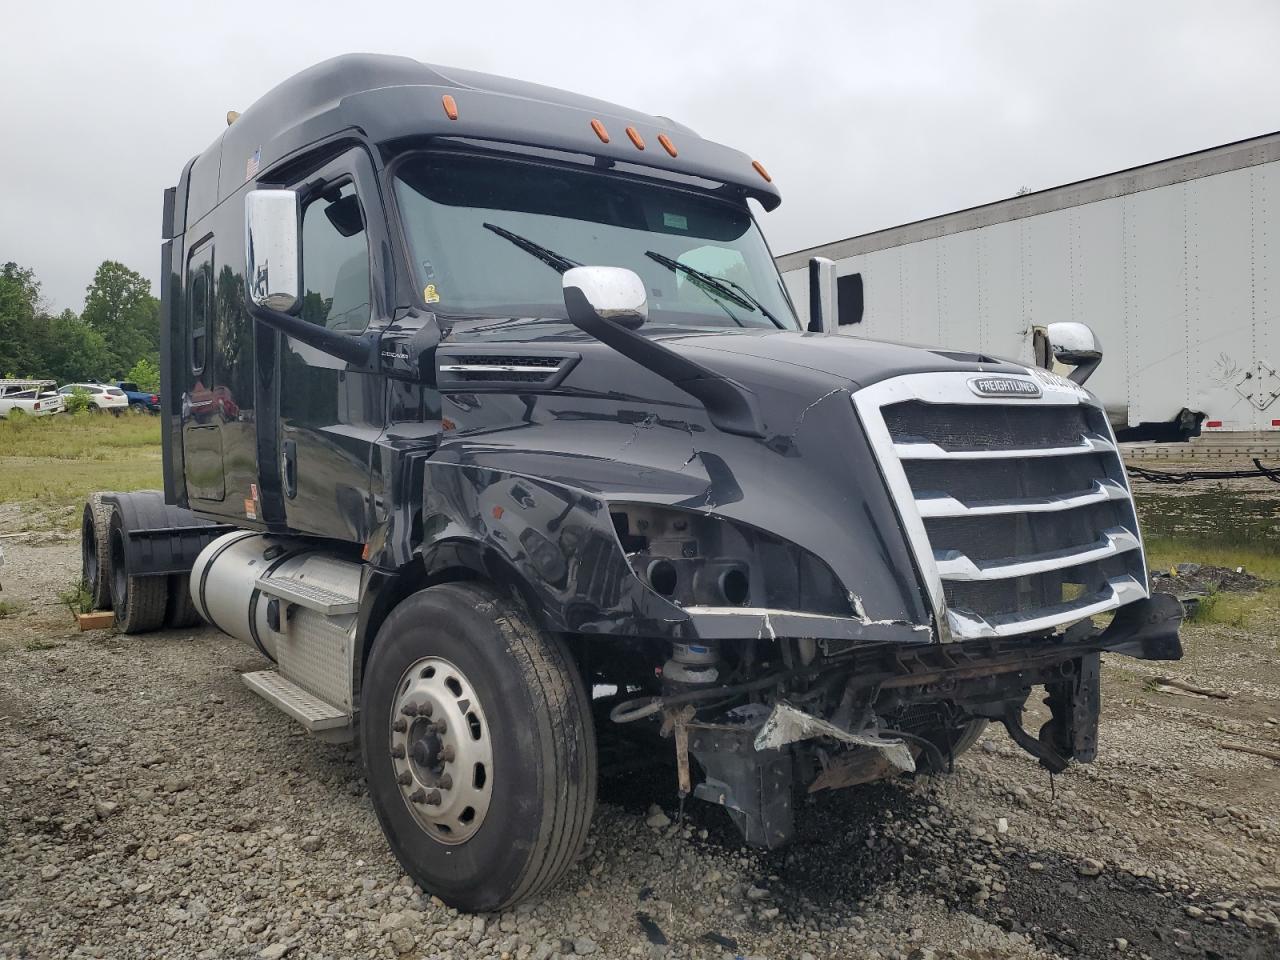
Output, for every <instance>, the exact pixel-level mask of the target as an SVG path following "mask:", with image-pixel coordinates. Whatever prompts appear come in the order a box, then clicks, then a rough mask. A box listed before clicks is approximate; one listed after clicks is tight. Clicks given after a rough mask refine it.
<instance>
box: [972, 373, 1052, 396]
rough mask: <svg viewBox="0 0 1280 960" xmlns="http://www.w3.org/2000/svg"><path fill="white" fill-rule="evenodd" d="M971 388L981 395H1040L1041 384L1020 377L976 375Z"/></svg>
mask: <svg viewBox="0 0 1280 960" xmlns="http://www.w3.org/2000/svg"><path fill="white" fill-rule="evenodd" d="M969 389H970V390H972V391H973V392H974V393H976V394H977V395H978V396H980V397H1038V396H1040V385H1039V384H1038V383H1036V382H1035V381H1034V380H1022V379H1020V378H1018V377H974V378H973V379H972V380H970V381H969Z"/></svg>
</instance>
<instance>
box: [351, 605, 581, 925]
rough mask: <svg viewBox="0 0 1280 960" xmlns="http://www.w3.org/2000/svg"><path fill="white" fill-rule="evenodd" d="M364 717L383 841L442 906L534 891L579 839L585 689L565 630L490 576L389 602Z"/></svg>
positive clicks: (502, 902) (367, 674) (500, 900)
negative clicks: (550, 628)
mask: <svg viewBox="0 0 1280 960" xmlns="http://www.w3.org/2000/svg"><path fill="white" fill-rule="evenodd" d="M360 730H361V733H360V737H361V746H362V748H363V751H364V760H365V768H366V771H367V773H368V778H369V795H370V797H371V798H372V800H373V804H374V808H375V810H376V811H377V814H378V819H379V821H380V822H381V824H382V829H383V832H384V833H385V834H386V836H387V840H388V841H389V842H390V844H391V849H392V851H393V852H394V853H395V855H396V857H397V858H399V860H400V863H401V864H402V865H403V866H404V868H405V870H406V871H407V872H408V873H409V875H410V876H411V877H413V879H414V880H416V881H417V882H418V883H419V884H420V885H421V886H422V887H423V888H424V889H425V890H427V891H429V892H430V893H432V894H434V895H436V896H438V897H439V898H440V899H441V900H443V901H444V902H445V903H447V904H449V905H450V906H452V907H455V908H457V909H459V910H465V911H494V910H501V909H503V908H505V907H507V906H509V905H511V904H514V903H516V902H517V901H520V900H523V899H526V898H528V897H531V896H534V895H536V894H537V893H539V892H541V891H543V890H545V889H547V888H548V887H550V886H551V885H552V884H554V883H555V882H556V881H557V880H559V879H560V877H561V876H563V875H564V873H565V871H567V870H568V869H569V867H570V866H571V865H572V864H573V862H574V860H575V859H576V857H577V855H578V853H579V851H580V850H581V849H582V845H583V842H584V841H585V840H586V836H587V828H588V826H589V825H590V822H591V814H592V811H593V809H594V807H595V794H596V751H595V732H594V728H593V727H592V721H591V711H590V703H589V701H588V699H587V694H586V689H585V687H584V686H583V683H582V679H581V677H580V676H579V674H578V672H577V670H576V669H575V667H574V664H573V662H572V660H571V658H570V656H569V654H568V651H567V650H566V649H565V647H564V645H563V643H562V642H561V640H560V639H559V638H558V637H556V636H553V635H548V634H544V633H541V632H539V630H538V629H537V628H536V627H535V626H534V624H533V622H532V621H531V620H530V618H529V615H528V613H527V612H526V611H525V610H524V609H522V608H521V607H520V606H519V605H517V604H516V603H513V602H512V601H511V600H508V599H506V598H505V597H503V596H501V595H499V594H498V593H497V592H496V591H495V590H493V589H491V588H489V587H486V586H481V585H478V584H472V583H449V584H441V585H439V586H435V587H429V588H428V589H426V590H422V591H420V592H418V593H415V594H413V595H412V596H410V597H408V598H406V599H405V600H404V601H402V602H401V603H400V605H399V606H397V607H396V608H395V610H393V611H392V613H391V615H390V616H389V617H388V618H387V620H386V621H385V622H384V623H383V625H382V627H381V629H380V630H379V631H378V636H377V639H376V641H375V643H374V647H373V652H372V654H371V655H370V657H369V661H368V663H367V665H366V666H365V670H364V689H363V692H362V699H361V723H360Z"/></svg>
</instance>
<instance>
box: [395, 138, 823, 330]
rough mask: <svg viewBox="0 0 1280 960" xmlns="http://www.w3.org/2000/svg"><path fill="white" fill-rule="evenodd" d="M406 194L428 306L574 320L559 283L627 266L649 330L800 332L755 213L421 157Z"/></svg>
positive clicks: (690, 197) (654, 188)
mask: <svg viewBox="0 0 1280 960" xmlns="http://www.w3.org/2000/svg"><path fill="white" fill-rule="evenodd" d="M395 189H396V196H397V199H398V202H399V205H400V215H401V219H402V220H403V221H404V224H405V232H406V233H407V234H408V241H409V246H410V253H411V255H412V257H413V261H414V267H415V269H416V270H417V273H418V283H419V286H420V287H421V289H422V293H423V299H424V300H425V301H426V302H427V304H428V305H430V306H433V307H434V308H435V309H437V310H439V311H440V312H441V313H444V314H449V315H454V316H463V317H466V316H477V317H553V318H558V319H567V317H566V315H565V308H564V298H563V294H562V293H561V282H560V274H561V273H562V272H563V271H564V270H565V269H568V268H569V267H571V266H575V265H580V264H590V265H592V266H610V267H626V268H628V269H630V270H634V271H635V272H636V273H637V274H639V275H640V278H641V279H642V280H643V281H644V285H645V288H646V290H647V291H648V298H649V317H650V323H651V324H657V325H666V324H676V325H687V326H717V327H725V326H727V327H734V326H742V327H769V328H775V327H779V326H781V327H785V328H786V329H789V330H795V329H798V328H799V324H798V323H797V322H796V318H795V314H794V312H793V311H792V309H791V305H790V303H789V302H788V300H787V297H786V294H785V292H784V290H783V287H782V281H781V278H780V277H779V276H778V271H777V268H776V267H775V266H774V263H773V258H772V257H771V256H770V255H769V250H768V248H767V247H766V246H765V243H764V238H763V237H762V236H761V235H760V231H759V229H758V228H757V227H756V225H755V221H754V220H753V219H752V218H751V215H750V213H748V211H747V210H746V208H745V206H735V205H733V204H730V203H727V202H725V201H722V200H718V199H715V198H713V197H708V196H705V195H702V194H698V193H693V192H691V191H687V190H679V189H673V188H669V187H663V186H658V185H653V184H648V183H643V182H639V181H635V180H630V179H623V178H622V177H619V176H608V175H602V174H598V173H592V172H589V171H581V170H574V169H570V168H566V167H559V166H551V165H546V164H538V163H527V162H523V161H518V160H508V159H496V158H491V157H476V156H461V155H445V154H418V155H415V156H413V157H410V158H409V159H408V160H406V161H405V162H404V163H402V164H401V165H400V166H399V167H398V168H397V170H396V186H395Z"/></svg>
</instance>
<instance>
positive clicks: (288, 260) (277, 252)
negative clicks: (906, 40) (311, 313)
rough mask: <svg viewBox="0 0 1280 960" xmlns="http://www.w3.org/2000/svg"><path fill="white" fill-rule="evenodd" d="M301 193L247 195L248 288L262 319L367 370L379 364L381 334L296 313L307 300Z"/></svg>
mask: <svg viewBox="0 0 1280 960" xmlns="http://www.w3.org/2000/svg"><path fill="white" fill-rule="evenodd" d="M298 246H299V245H298V195H297V194H296V193H294V192H293V191H292V190H251V191H250V192H249V193H248V194H247V195H246V196H245V198H244V250H245V254H244V255H245V289H246V292H247V294H248V298H249V308H250V311H251V312H252V313H253V315H254V317H256V318H257V319H258V320H259V321H261V322H262V323H263V324H265V325H266V326H268V327H271V328H272V329H273V330H279V331H280V332H281V333H283V334H284V335H285V336H287V337H292V338H293V339H295V340H298V341H299V342H301V343H305V344H307V345H308V346H311V347H315V348H316V349H317V350H319V351H321V352H322V353H327V354H328V355H329V356H331V357H337V358H338V359H339V360H345V361H346V362H347V363H350V364H353V365H354V366H356V367H359V368H362V369H370V368H375V367H376V366H377V363H378V353H377V342H378V335H377V333H376V332H375V331H372V330H369V331H366V332H364V333H362V334H358V335H352V334H348V333H342V332H340V331H337V330H330V329H328V328H327V327H324V326H321V325H320V324H317V323H310V322H308V321H306V320H304V319H302V317H298V316H294V315H293V311H294V310H296V309H297V307H298V304H299V302H300V301H301V300H302V292H301V291H302V283H301V279H302V270H301V267H300V263H301V261H300V260H299V258H298Z"/></svg>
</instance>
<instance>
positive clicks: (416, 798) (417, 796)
mask: <svg viewBox="0 0 1280 960" xmlns="http://www.w3.org/2000/svg"><path fill="white" fill-rule="evenodd" d="M409 799H410V800H412V801H413V802H414V803H426V801H427V791H425V790H423V789H422V788H421V787H419V788H418V789H417V790H415V791H413V793H411V794H409Z"/></svg>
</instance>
